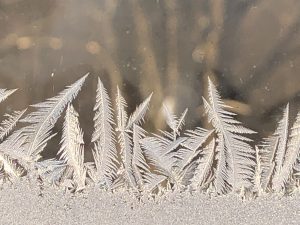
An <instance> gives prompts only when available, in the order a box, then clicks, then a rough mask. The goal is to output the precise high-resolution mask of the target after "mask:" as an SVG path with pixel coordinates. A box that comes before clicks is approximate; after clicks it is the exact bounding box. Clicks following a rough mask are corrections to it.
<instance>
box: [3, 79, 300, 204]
mask: <svg viewBox="0 0 300 225" xmlns="http://www.w3.org/2000/svg"><path fill="white" fill-rule="evenodd" d="M87 76H88V75H85V76H84V77H82V78H81V79H79V80H78V81H77V82H75V83H74V84H73V85H71V86H69V87H67V88H66V89H65V90H63V91H62V92H60V93H59V94H58V95H57V96H56V97H52V98H50V99H48V100H46V101H45V102H42V103H38V104H34V105H32V107H31V108H30V111H31V112H30V113H28V114H27V115H25V116H24V114H25V112H26V110H23V111H15V112H13V113H12V114H10V115H6V116H5V118H6V119H4V121H2V122H1V123H0V180H1V181H2V182H5V181H14V180H15V179H17V178H18V177H21V176H26V175H27V176H30V177H31V179H39V180H41V181H42V182H43V183H44V184H46V183H48V184H51V185H54V186H58V187H64V188H67V189H69V190H71V191H75V192H77V191H82V190H83V189H85V187H86V185H91V184H95V185H96V186H97V187H99V188H105V189H109V190H115V189H120V188H125V189H126V190H129V191H132V192H133V193H134V194H135V196H137V197H139V198H140V197H141V196H147V197H150V196H154V197H158V196H161V195H163V194H166V193H168V192H169V191H175V190H176V191H183V190H190V191H202V192H205V193H209V194H216V195H223V194H228V193H232V192H233V193H238V194H240V195H242V196H243V197H246V196H252V197H255V196H258V195H263V194H268V193H273V192H277V193H283V194H284V193H291V192H294V191H296V190H297V189H299V180H300V179H299V175H300V163H299V162H300V158H299V156H300V113H299V114H298V115H297V118H296V119H295V122H294V124H293V125H292V126H291V127H290V118H289V105H287V106H286V108H285V110H284V113H283V118H282V120H281V121H280V122H279V123H278V128H277V129H276V131H275V132H274V134H272V135H271V136H270V137H268V138H265V139H264V140H263V141H261V143H259V144H256V145H255V144H254V143H253V141H252V140H251V135H253V134H255V132H254V131H252V130H250V129H248V128H245V127H244V126H243V125H242V124H241V122H239V121H238V120H236V119H235V116H236V114H235V113H233V112H231V111H230V108H231V107H229V106H227V105H226V104H225V103H224V101H223V100H222V98H221V95H220V94H219V92H218V91H217V89H216V87H215V86H214V84H213V83H212V82H211V81H210V80H209V82H208V84H209V86H208V94H207V99H206V98H203V103H204V109H205V113H206V115H207V118H208V122H209V123H210V124H211V126H212V129H210V130H208V129H204V128H201V127H196V128H195V129H194V130H184V122H185V117H186V115H187V113H188V109H186V110H184V111H183V112H182V114H181V115H180V116H176V115H175V114H174V113H173V112H172V111H171V110H170V109H169V108H168V107H167V106H166V105H163V106H162V107H163V113H164V116H165V121H166V125H167V127H168V129H167V130H165V131H159V133H156V134H149V133H148V132H147V131H145V130H144V129H143V127H142V125H143V123H144V121H145V116H146V114H147V111H148V109H149V107H150V101H151V98H152V93H151V94H150V95H149V97H148V98H146V99H145V100H144V101H143V102H142V103H141V104H140V105H138V106H137V107H136V109H135V110H134V112H132V113H131V114H128V112H127V111H126V108H127V103H126V100H125V99H124V97H123V96H122V94H121V91H120V90H119V88H118V89H117V93H116V96H115V103H116V104H115V105H116V107H115V110H114V109H113V106H112V98H111V97H110V96H109V95H108V92H107V90H106V88H105V87H104V85H103V83H102V81H101V80H100V78H98V85H97V91H96V93H95V95H96V103H95V106H94V132H93V134H92V137H91V138H90V140H91V143H92V149H85V143H84V140H83V131H82V130H81V128H80V124H79V114H78V113H77V112H76V110H75V109H74V107H73V105H72V101H73V100H74V99H75V98H76V96H77V95H78V93H79V91H80V90H81V88H82V86H83V84H84V82H85V80H86V78H87ZM15 91H16V90H6V89H0V103H1V102H2V101H4V100H6V99H7V98H8V97H9V96H10V95H11V94H13V93H14V92H15ZM65 108H67V109H66V110H65ZM62 114H65V116H64V125H63V128H62V131H63V132H62V137H61V146H60V148H59V147H58V149H59V150H57V156H56V157H55V158H52V159H43V157H42V155H41V153H42V152H43V151H44V149H45V148H46V146H47V143H48V141H49V140H50V139H51V138H52V137H54V136H55V135H56V134H55V133H53V132H52V129H53V127H54V126H55V124H56V122H57V120H58V119H59V118H60V117H61V116H62ZM23 116H24V118H23ZM18 122H21V124H20V127H21V128H20V129H17V130H14V129H15V127H16V125H17V123H18ZM86 146H88V145H86ZM87 151H91V152H92V155H93V158H94V160H93V162H85V161H84V154H85V152H87Z"/></svg>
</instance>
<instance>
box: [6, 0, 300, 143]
mask: <svg viewBox="0 0 300 225" xmlns="http://www.w3.org/2000/svg"><path fill="white" fill-rule="evenodd" d="M299 9H300V1H298V0H285V1H282V0H236V1H225V0H196V1H180V0H128V1H121V0H119V1H117V0H85V1H81V0H59V1H58V0H1V1H0V27H1V29H0V87H1V88H4V87H5V88H19V91H18V93H17V94H15V95H14V96H13V97H12V98H11V99H10V100H9V101H8V102H7V103H6V105H4V107H2V108H1V113H3V112H4V111H10V110H12V109H21V108H25V107H27V106H28V105H30V104H33V103H37V102H40V101H43V100H45V99H46V98H48V97H51V96H54V95H55V94H57V93H58V92H59V91H61V90H62V89H63V88H64V86H66V85H69V84H71V83H73V82H74V81H75V80H77V79H78V78H80V77H81V76H82V75H83V74H85V73H87V72H90V73H91V74H90V77H89V78H88V81H87V83H86V85H85V87H84V89H83V91H82V92H81V94H80V96H79V98H78V100H76V102H75V107H76V108H77V110H78V111H79V113H80V115H81V123H82V126H83V129H84V131H85V134H86V137H88V135H89V134H90V133H91V132H92V130H91V127H92V117H93V114H92V107H93V104H94V100H95V91H96V81H97V76H98V75H99V76H100V77H101V79H102V81H103V82H104V84H105V86H106V87H107V89H108V90H109V92H110V93H111V95H112V96H114V93H115V91H116V87H117V85H119V87H120V89H121V90H122V92H123V93H124V95H125V97H126V99H127V100H128V102H129V111H130V110H133V108H134V107H135V104H137V103H139V102H140V101H142V99H143V98H145V97H146V96H147V95H148V94H150V93H151V92H152V91H153V92H154V95H153V99H152V105H151V112H150V116H149V117H150V118H149V117H148V118H149V119H148V122H147V126H148V127H149V129H150V130H152V131H154V129H155V128H163V127H164V122H163V118H162V117H161V116H160V115H161V113H160V107H161V105H162V103H165V104H167V105H168V106H169V107H170V108H172V109H173V111H174V112H176V113H177V114H179V113H181V112H182V111H183V110H184V109H185V108H186V107H188V108H189V112H188V115H187V128H192V126H196V125H201V124H204V118H203V108H202V100H201V96H202V95H205V92H206V90H207V77H208V76H210V77H211V78H212V79H213V80H214V82H215V83H216V84H217V85H218V87H219V90H220V91H221V94H222V96H223V97H224V98H225V99H226V101H227V102H228V104H230V105H232V106H234V107H235V110H236V112H238V113H239V114H240V118H239V119H241V120H242V121H243V122H244V123H246V125H247V126H248V127H250V128H252V129H254V130H256V131H259V132H260V135H261V136H265V135H267V134H268V133H269V132H271V131H272V129H274V126H275V124H276V122H277V121H278V118H279V117H280V113H281V109H282V107H283V106H284V105H285V104H286V103H287V102H290V103H291V106H292V109H293V110H294V111H295V109H297V107H298V106H299V99H300V98H299V91H300V76H299V69H300V68H299V66H300V57H299V53H300V48H299V47H300V38H299V32H300V10H299ZM56 129H57V130H58V131H59V130H60V129H59V128H58V127H57V128H56ZM261 136H260V137H261ZM258 137H259V136H258Z"/></svg>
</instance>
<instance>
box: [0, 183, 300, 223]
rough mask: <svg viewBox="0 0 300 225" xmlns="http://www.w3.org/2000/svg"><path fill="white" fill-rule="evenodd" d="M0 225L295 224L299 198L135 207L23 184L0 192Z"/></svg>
mask: <svg viewBox="0 0 300 225" xmlns="http://www.w3.org/2000/svg"><path fill="white" fill-rule="evenodd" d="M0 205H1V215H0V220H1V221H0V224H20V225H21V224H22V225H27V224H30V225H31V224H41V225H42V224H51V225H52V224H272V225H273V224H300V196H294V197H283V198H279V197H272V198H270V197H268V198H266V199H259V200H253V201H248V202H242V201H241V200H239V199H237V198H236V197H218V198H212V199H209V198H208V197H207V196H203V195H201V194H194V195H190V194H185V195H180V194H176V195H172V196H170V197H169V198H168V199H165V200H163V201H162V202H160V203H154V202H151V201H146V202H144V203H138V202H137V201H135V200H134V199H133V198H132V197H131V196H129V195H128V194H127V193H121V192H119V193H114V194H112V193H108V192H104V191H101V190H98V189H96V188H91V189H90V190H87V192H86V193H82V194H77V195H76V196H74V195H72V194H69V193H65V192H63V191H56V190H53V189H47V190H45V189H44V190H42V191H41V190H40V189H39V188H38V187H37V185H36V184H30V183H27V182H26V181H22V182H21V183H17V184H14V185H5V186H4V187H3V188H2V190H0Z"/></svg>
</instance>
